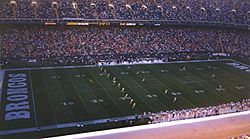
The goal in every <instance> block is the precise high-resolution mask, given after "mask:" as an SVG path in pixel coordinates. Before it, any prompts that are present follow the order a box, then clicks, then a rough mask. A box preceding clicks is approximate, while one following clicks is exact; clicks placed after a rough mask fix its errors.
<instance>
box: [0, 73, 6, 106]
mask: <svg viewBox="0 0 250 139" xmlns="http://www.w3.org/2000/svg"><path fill="white" fill-rule="evenodd" d="M4 75H5V71H4V70H1V77H0V81H1V82H0V105H1V102H2V92H3V82H4Z"/></svg>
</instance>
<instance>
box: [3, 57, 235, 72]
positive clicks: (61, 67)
mask: <svg viewBox="0 0 250 139" xmlns="http://www.w3.org/2000/svg"><path fill="white" fill-rule="evenodd" d="M219 61H233V60H232V59H212V60H190V61H170V62H163V61H160V60H156V61H154V62H149V61H140V62H133V63H128V62H124V63H119V64H116V63H115V64H104V65H80V66H56V67H33V68H32V67H31V68H15V69H5V71H19V70H41V69H67V68H68V69H71V68H83V67H92V68H93V67H98V66H104V67H106V66H107V67H109V66H122V65H125V66H126V65H148V64H177V63H201V62H219Z"/></svg>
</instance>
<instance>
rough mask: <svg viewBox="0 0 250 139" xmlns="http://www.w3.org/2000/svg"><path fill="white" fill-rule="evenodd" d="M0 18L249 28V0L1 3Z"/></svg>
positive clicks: (34, 0)
mask: <svg viewBox="0 0 250 139" xmlns="http://www.w3.org/2000/svg"><path fill="white" fill-rule="evenodd" d="M0 18H2V19H4V18H14V19H15V18H17V19H63V18H82V19H118V20H175V21H209V22H222V23H234V24H250V22H249V20H250V2H249V0H212V1H211V0H183V1H181V0H180V1H175V0H169V1H167V0H124V1H121V0H86V1H81V0H1V1H0Z"/></svg>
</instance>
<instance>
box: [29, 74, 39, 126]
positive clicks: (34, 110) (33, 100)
mask: <svg viewBox="0 0 250 139" xmlns="http://www.w3.org/2000/svg"><path fill="white" fill-rule="evenodd" d="M29 80H30V91H31V94H32V102H33V112H34V117H35V124H36V127H37V126H38V123H37V115H36V105H35V98H34V92H33V86H32V79H31V72H30V70H29Z"/></svg>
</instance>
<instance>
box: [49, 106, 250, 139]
mask: <svg viewBox="0 0 250 139" xmlns="http://www.w3.org/2000/svg"><path fill="white" fill-rule="evenodd" d="M249 114H250V111H244V112H236V113H230V114H222V115H217V116H210V117H202V118H194V119H187V120H177V121H172V122H162V123H157V124H149V125H140V126H133V127H124V128H117V129H110V130H103V131H95V132H89V133H79V134H73V135H65V136H58V137H51V138H49V139H72V138H89V137H100V136H105V135H112V134H119V133H127V132H135V131H141V130H149V129H156V128H162V127H170V126H177V125H183V124H192V123H198V122H206V121H211V120H218V119H223V118H229V117H235V116H241V115H249Z"/></svg>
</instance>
